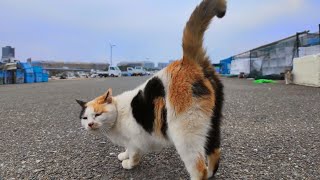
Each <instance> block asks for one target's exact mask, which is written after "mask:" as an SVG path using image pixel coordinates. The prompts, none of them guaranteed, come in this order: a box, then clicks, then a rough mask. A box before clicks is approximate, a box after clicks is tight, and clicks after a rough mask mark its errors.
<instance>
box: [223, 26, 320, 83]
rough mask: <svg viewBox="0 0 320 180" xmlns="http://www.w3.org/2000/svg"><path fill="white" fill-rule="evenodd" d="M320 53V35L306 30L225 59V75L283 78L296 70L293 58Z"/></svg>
mask: <svg viewBox="0 0 320 180" xmlns="http://www.w3.org/2000/svg"><path fill="white" fill-rule="evenodd" d="M317 53H320V47H319V34H318V33H309V31H304V32H300V33H297V34H295V35H292V36H289V37H287V38H284V39H281V40H278V41H275V42H272V43H269V44H266V45H263V46H260V47H257V48H254V49H251V50H249V51H246V52H243V53H240V54H238V55H235V56H232V57H230V58H228V59H225V60H221V61H220V64H221V67H220V72H221V73H222V74H233V75H239V74H240V73H245V74H249V76H250V77H257V76H267V75H280V76H282V75H283V73H284V72H285V71H286V70H292V66H293V59H294V58H296V57H301V56H305V55H310V54H317Z"/></svg>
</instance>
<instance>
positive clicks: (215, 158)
mask: <svg viewBox="0 0 320 180" xmlns="http://www.w3.org/2000/svg"><path fill="white" fill-rule="evenodd" d="M220 156H221V150H220V148H219V149H214V150H213V152H212V153H211V154H210V155H209V156H208V171H210V172H215V171H216V170H217V168H218V165H219V160H220Z"/></svg>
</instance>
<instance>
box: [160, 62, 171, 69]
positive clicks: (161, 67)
mask: <svg viewBox="0 0 320 180" xmlns="http://www.w3.org/2000/svg"><path fill="white" fill-rule="evenodd" d="M168 65H169V63H165V62H159V63H158V68H159V69H163V68H165V67H167V66H168Z"/></svg>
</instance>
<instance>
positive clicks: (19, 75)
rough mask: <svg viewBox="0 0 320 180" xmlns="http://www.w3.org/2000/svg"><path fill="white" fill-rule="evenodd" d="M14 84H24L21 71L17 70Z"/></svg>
mask: <svg viewBox="0 0 320 180" xmlns="http://www.w3.org/2000/svg"><path fill="white" fill-rule="evenodd" d="M14 81H15V83H16V84H23V83H24V72H23V70H22V69H17V70H16V72H15V80H14Z"/></svg>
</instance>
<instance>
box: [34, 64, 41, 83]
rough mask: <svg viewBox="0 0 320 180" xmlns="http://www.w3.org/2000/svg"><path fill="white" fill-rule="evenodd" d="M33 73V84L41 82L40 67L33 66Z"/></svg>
mask: <svg viewBox="0 0 320 180" xmlns="http://www.w3.org/2000/svg"><path fill="white" fill-rule="evenodd" d="M33 73H34V79H35V82H42V67H41V66H33Z"/></svg>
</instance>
